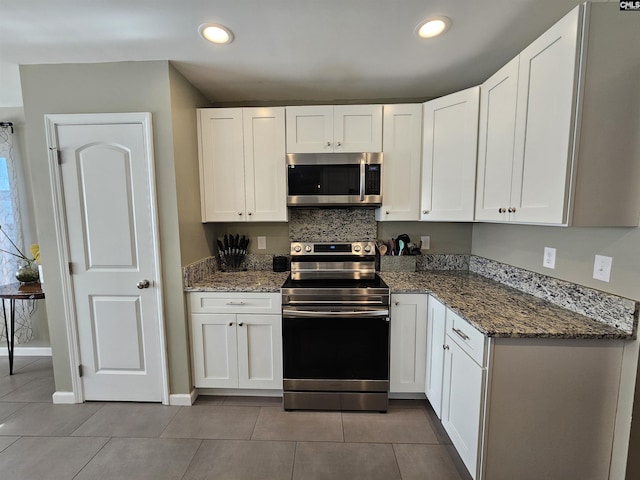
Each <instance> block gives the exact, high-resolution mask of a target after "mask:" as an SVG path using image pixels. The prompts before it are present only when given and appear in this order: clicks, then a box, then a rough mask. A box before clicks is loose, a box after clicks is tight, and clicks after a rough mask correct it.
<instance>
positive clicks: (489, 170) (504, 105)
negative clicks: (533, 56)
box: [475, 57, 520, 222]
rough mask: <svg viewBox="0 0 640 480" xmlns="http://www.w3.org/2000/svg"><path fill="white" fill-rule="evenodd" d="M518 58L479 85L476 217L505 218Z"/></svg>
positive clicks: (513, 129)
mask: <svg viewBox="0 0 640 480" xmlns="http://www.w3.org/2000/svg"><path fill="white" fill-rule="evenodd" d="M519 61H520V60H519V57H516V58H514V59H513V60H511V61H510V62H509V63H507V64H506V65H505V66H504V67H502V68H501V69H500V70H498V71H497V72H496V73H495V74H494V75H492V76H491V77H490V78H489V79H488V80H487V81H486V82H484V83H483V84H482V85H481V87H480V124H479V128H478V132H479V133H478V175H477V185H476V214H475V218H476V220H482V221H502V222H504V221H507V220H508V219H509V213H508V210H509V208H510V203H511V174H512V172H513V148H514V141H515V129H516V103H517V96H518V65H519Z"/></svg>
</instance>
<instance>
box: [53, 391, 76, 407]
mask: <svg viewBox="0 0 640 480" xmlns="http://www.w3.org/2000/svg"><path fill="white" fill-rule="evenodd" d="M52 399H53V403H54V404H57V405H71V404H75V403H77V402H76V396H75V394H74V393H73V392H55V393H54V394H53V395H52Z"/></svg>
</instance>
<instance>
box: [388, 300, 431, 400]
mask: <svg viewBox="0 0 640 480" xmlns="http://www.w3.org/2000/svg"><path fill="white" fill-rule="evenodd" d="M426 335H427V295H426V294H413V293H407V294H405V293H401V294H393V295H391V348H390V351H391V359H390V373H389V375H390V385H389V391H390V392H391V393H423V392H424V379H425V362H426V342H425V341H424V339H425V338H426Z"/></svg>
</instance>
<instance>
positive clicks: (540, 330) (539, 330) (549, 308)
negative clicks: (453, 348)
mask: <svg viewBox="0 0 640 480" xmlns="http://www.w3.org/2000/svg"><path fill="white" fill-rule="evenodd" d="M380 276H381V277H382V278H383V279H384V281H385V282H386V283H387V285H389V287H390V288H391V293H429V294H431V295H433V296H434V297H436V298H437V299H439V300H440V301H442V303H444V304H445V305H446V306H447V307H449V308H450V309H452V310H453V311H454V312H456V313H458V314H459V315H460V316H462V317H463V318H464V319H465V320H467V321H468V322H469V323H470V324H471V325H473V326H474V327H475V328H477V329H478V330H480V331H481V332H483V333H484V334H486V335H488V336H490V337H502V338H584V339H598V338H605V339H631V338H632V335H631V334H629V333H627V332H625V331H623V330H619V329H617V328H615V327H612V326H609V325H607V324H605V323H603V322H598V321H596V320H593V319H591V318H589V317H586V316H584V315H581V314H578V313H574V312H572V311H570V310H567V309H564V308H561V307H558V306H556V305H554V304H552V303H550V302H548V301H546V300H542V299H539V298H537V297H534V296H533V295H529V294H526V293H523V292H520V291H518V290H516V289H514V288H511V287H507V286H504V285H502V284H500V283H498V282H495V281H493V280H489V279H487V278H485V277H482V276H480V275H477V274H474V273H468V272H460V271H432V272H415V273H414V272H410V273H406V272H405V273H396V272H380Z"/></svg>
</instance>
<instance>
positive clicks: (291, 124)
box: [287, 105, 333, 153]
mask: <svg viewBox="0 0 640 480" xmlns="http://www.w3.org/2000/svg"><path fill="white" fill-rule="evenodd" d="M329 152H333V106H331V105H326V106H309V107H287V153H329Z"/></svg>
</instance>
